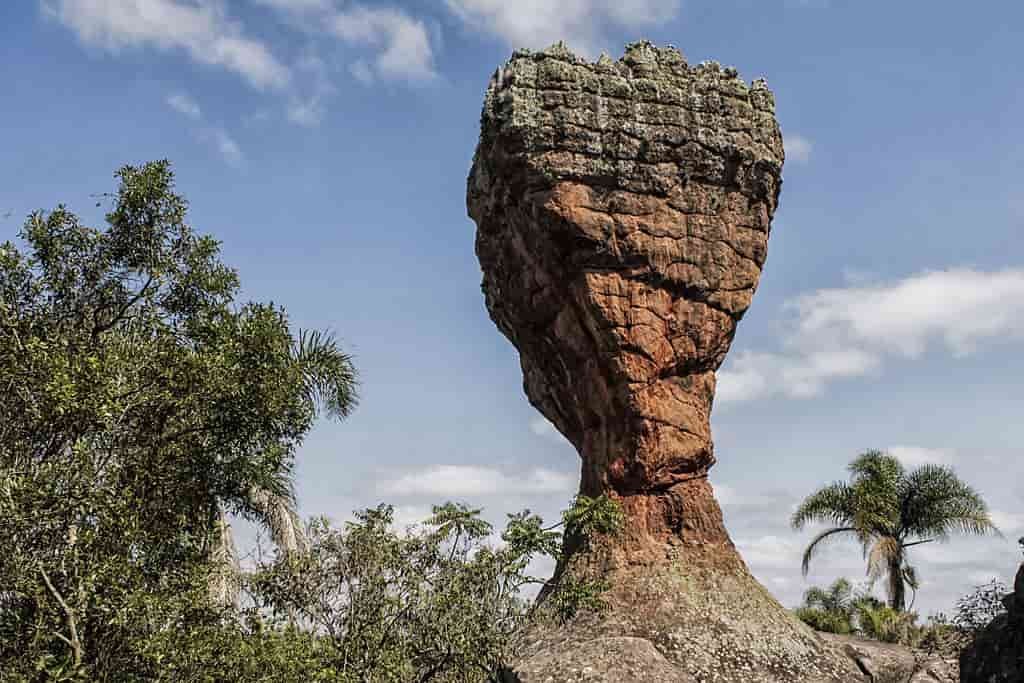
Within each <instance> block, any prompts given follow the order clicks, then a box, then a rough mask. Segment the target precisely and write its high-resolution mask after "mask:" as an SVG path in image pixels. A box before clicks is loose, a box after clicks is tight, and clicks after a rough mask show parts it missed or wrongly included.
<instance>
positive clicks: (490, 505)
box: [0, 0, 1024, 612]
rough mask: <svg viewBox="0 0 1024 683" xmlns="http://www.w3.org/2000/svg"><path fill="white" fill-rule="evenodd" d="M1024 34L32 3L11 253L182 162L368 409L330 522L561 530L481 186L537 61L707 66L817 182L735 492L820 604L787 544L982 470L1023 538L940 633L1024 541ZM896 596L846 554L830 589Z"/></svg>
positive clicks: (5, 184) (246, 279)
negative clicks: (855, 585)
mask: <svg viewBox="0 0 1024 683" xmlns="http://www.w3.org/2000/svg"><path fill="white" fill-rule="evenodd" d="M1022 24H1024V5H1022V4H1021V3H1019V2H1012V1H1010V0H1006V1H1003V2H999V1H991V2H986V3H984V4H983V6H978V5H970V4H968V3H954V2H948V3H947V2H934V1H933V2H924V1H919V0H905V1H904V2H900V3H892V2H882V1H871V0H865V1H862V2H842V1H840V0H831V1H829V0H718V1H713V0H683V1H681V2H680V1H679V0H617V1H616V0H560V1H559V2H554V1H552V0H517V1H516V2H511V1H503V0H421V1H420V2H415V3H413V2H397V1H394V2H386V1H384V0H362V1H361V2H358V3H357V2H352V1H350V0H232V1H231V2H227V1H224V0H221V1H218V0H44V1H43V2H36V1H33V0H20V1H16V2H8V3H4V5H3V8H2V9H0V76H2V78H0V82H2V83H3V87H2V88H0V111H2V112H3V123H4V126H3V127H4V131H5V135H4V156H3V158H4V161H5V163H3V164H0V239H6V238H9V237H12V236H13V235H14V234H15V233H16V231H17V230H18V228H19V227H20V224H21V221H22V220H23V218H24V216H25V215H26V214H27V213H28V212H29V211H31V210H33V209H36V208H43V207H52V206H54V205H55V204H56V203H58V202H64V203H67V204H68V205H69V206H70V207H71V208H72V209H74V210H77V211H79V212H80V213H82V214H83V215H84V216H85V217H87V218H89V219H91V220H97V219H98V218H99V213H98V211H99V210H98V209H96V208H95V207H94V203H95V201H94V200H93V198H92V197H91V195H93V194H95V193H99V192H105V191H109V190H110V189H112V178H111V176H112V173H113V171H114V170H115V169H116V168H117V167H118V166H120V165H122V164H125V163H138V162H142V161H145V160H148V159H155V158H164V157H166V158H170V159H171V160H172V161H173V162H174V164H175V168H176V170H177V173H178V180H179V189H180V191H181V192H182V193H184V194H185V195H186V196H187V197H188V198H189V200H190V202H191V207H192V212H191V220H192V222H193V224H194V226H195V227H196V228H197V229H199V230H200V231H202V232H209V233H212V234H214V235H216V236H217V237H218V238H220V239H221V240H223V241H224V253H225V258H226V260H227V261H228V262H229V263H231V264H232V265H234V266H236V267H237V268H238V269H239V271H240V273H241V276H242V280H243V283H244V288H245V295H246V297H249V298H253V299H258V300H273V301H275V302H276V303H279V304H282V305H284V306H285V307H286V308H287V309H288V310H289V311H290V313H291V316H292V318H293V320H294V321H295V323H296V324H297V325H299V326H302V327H317V328H329V329H332V330H334V331H335V332H336V333H337V334H338V335H339V337H340V338H341V339H342V341H343V343H344V344H345V345H346V347H347V348H348V349H350V350H351V351H352V352H353V353H354V354H355V356H356V359H357V363H358V365H359V368H360V371H361V375H362V380H363V391H362V397H363V400H362V405H361V407H360V408H359V410H358V411H357V413H356V414H355V415H354V416H353V417H352V418H351V419H350V420H348V421H347V422H346V423H344V424H337V425H335V424H324V425H320V426H319V427H318V428H317V429H316V431H315V432H314V433H313V434H312V435H311V436H310V438H309V439H308V442H307V444H306V446H305V447H304V448H303V450H302V451H301V453H300V456H299V465H298V492H299V496H300V501H301V505H302V510H303V512H304V513H306V514H326V515H330V516H332V517H334V518H336V519H343V518H345V517H346V516H347V515H348V514H349V512H350V511H351V510H352V509H353V508H357V507H362V506H367V505H373V504H376V503H377V502H378V501H381V500H386V501H389V502H391V503H393V504H395V505H396V506H398V511H399V514H400V517H401V518H402V519H403V520H413V519H416V518H417V517H418V516H420V515H422V514H423V513H424V512H425V511H426V510H427V508H428V506H429V504H430V503H432V502H439V501H442V500H445V499H449V498H454V499H460V500H467V501H469V502H471V503H474V504H477V505H480V506H485V508H486V512H487V515H488V517H489V518H491V519H492V520H494V521H496V522H500V521H501V520H502V519H503V515H504V513H505V512H511V511H515V510H517V509H520V508H522V507H530V508H532V509H534V510H537V511H539V512H542V513H544V514H545V515H547V516H553V515H555V514H557V511H558V510H559V509H560V508H561V507H563V506H564V505H565V504H566V503H567V502H568V500H569V499H570V497H571V496H572V494H573V491H574V488H575V486H576V482H577V471H578V458H577V456H576V455H575V453H574V451H573V450H572V448H571V447H570V446H568V445H567V444H566V443H565V442H564V441H563V440H562V439H561V438H560V437H559V436H557V435H556V434H554V433H553V431H552V430H551V429H550V427H548V426H547V425H546V423H544V422H543V420H541V419H540V418H539V416H538V414H537V413H536V412H535V411H533V409H532V408H530V406H529V405H528V404H527V402H526V400H525V398H524V396H523V394H522V390H521V376H520V372H519V367H518V360H517V358H516V354H515V351H514V349H513V348H512V347H511V346H510V345H509V344H508V342H507V341H506V340H505V339H504V338H503V337H502V336H501V335H500V334H499V333H498V332H497V330H496V329H495V328H494V327H493V325H492V324H491V322H490V321H489V319H488V318H487V314H486V312H485V310H484V305H483V298H482V296H481V294H480V289H479V284H480V272H479V267H478V265H477V262H476V259H475V256H474V254H473V235H474V226H473V225H472V223H471V222H470V221H469V220H468V219H467V218H466V214H465V206H464V191H465V178H466V174H467V172H468V169H469V163H470V159H471V156H472V153H473V149H474V146H475V144H476V139H477V133H478V121H479V111H480V105H481V102H482V96H483V91H484V88H485V87H486V84H487V81H488V78H489V76H490V74H491V73H492V71H493V70H494V68H495V67H497V66H498V65H499V64H500V63H501V62H503V61H504V60H505V59H507V57H508V56H509V54H510V52H511V49H512V48H513V47H516V46H528V47H534V48H537V47H544V46H546V45H547V44H549V43H551V42H553V41H555V40H558V39H565V40H566V41H567V42H568V43H569V45H570V46H571V47H574V48H575V49H577V50H579V51H582V52H584V53H586V54H588V55H589V56H592V57H596V56H597V55H598V54H599V53H600V52H601V51H602V50H605V51H608V52H609V53H610V54H612V55H613V56H618V54H621V49H622V46H623V45H624V44H625V43H626V42H628V41H631V40H636V39H639V38H649V39H651V40H653V41H655V42H659V43H671V44H674V45H677V46H679V47H680V48H681V49H682V50H683V51H684V53H685V54H686V55H687V56H688V58H689V59H690V61H691V62H697V61H702V60H705V59H715V60H718V61H720V62H722V63H726V64H730V65H734V66H736V67H737V68H739V70H740V73H741V74H742V75H743V76H744V77H745V78H747V79H748V80H751V79H754V78H757V77H761V76H764V77H766V78H767V80H768V82H769V85H770V86H771V87H772V88H773V89H774V91H775V93H776V97H777V101H778V115H779V118H780V121H781V124H782V128H783V132H784V135H785V138H786V146H787V150H788V161H787V164H786V168H785V184H784V188H783V193H782V202H781V208H780V210H779V212H778V214H777V216H776V220H775V223H774V232H773V236H772V241H771V245H770V256H769V260H768V264H767V267H766V270H765V274H764V278H763V280H762V285H761V288H760V291H759V292H758V295H757V297H755V300H754V305H753V308H752V310H751V312H750V313H749V314H748V316H747V318H746V319H745V320H744V321H743V323H742V324H741V326H740V331H739V334H738V337H737V340H736V343H735V345H734V347H733V353H732V355H731V356H730V359H729V360H728V361H727V363H726V366H725V368H724V369H723V372H722V374H721V382H720V396H719V401H718V404H717V406H716V411H715V416H714V428H715V435H716V443H717V452H718V455H719V465H718V466H717V467H716V468H715V470H714V471H713V472H712V481H713V482H714V483H715V485H716V487H717V488H718V490H719V495H720V498H721V499H722V502H723V505H724V508H725V513H726V519H727V522H728V525H729V527H730V530H731V532H732V534H733V537H734V539H735V540H736V542H737V544H738V545H739V546H740V548H741V550H742V551H743V553H744V555H745V557H746V558H747V560H748V562H749V564H750V565H751V567H752V569H753V570H754V572H755V574H756V575H757V576H758V577H759V578H760V579H761V580H762V581H763V582H764V583H765V584H766V585H767V586H768V587H769V588H770V589H771V590H772V591H773V592H774V593H775V594H776V595H777V596H778V597H779V598H780V599H782V600H783V602H785V603H786V604H794V603H795V602H796V601H798V599H799V596H800V593H801V592H802V591H803V589H804V588H805V587H806V586H807V585H808V584H807V583H806V582H805V581H804V580H803V579H802V578H801V577H800V575H799V553H800V550H801V546H802V543H804V542H805V541H806V540H807V537H808V534H796V533H793V532H791V531H789V529H788V527H787V524H786V520H787V517H788V515H789V513H790V511H791V510H792V506H793V505H794V504H795V503H796V502H797V501H798V500H799V499H800V497H801V496H803V495H806V494H807V493H809V492H810V491H811V490H812V489H813V488H815V487H816V486H819V485H820V484H822V483H824V482H826V481H829V480H832V479H836V478H840V477H843V476H844V475H845V472H844V469H843V468H844V467H845V465H846V463H847V462H848V461H849V460H850V459H851V458H852V457H853V456H855V455H856V454H857V453H858V452H859V451H861V450H864V449H866V448H870V447H878V448H890V449H892V450H893V452H894V453H896V454H898V455H899V456H900V457H901V458H902V459H904V461H905V462H907V463H908V464H909V465H911V466H912V465H915V464H919V463H921V462H943V463H947V464H950V465H952V466H953V467H954V468H955V469H956V470H957V471H958V472H959V473H960V474H961V476H963V477H964V478H965V479H967V480H968V481H970V482H971V483H972V484H974V485H975V486H976V487H977V488H979V489H980V490H981V492H982V493H983V494H984V495H985V496H986V498H987V499H988V500H989V501H990V503H991V505H992V507H993V508H994V509H995V511H996V514H997V521H999V523H1000V524H1001V526H1002V527H1003V528H1004V530H1005V532H1006V536H1007V538H1006V539H1005V540H999V539H992V538H988V539H979V540H966V541H960V540H957V541H954V542H953V543H951V544H948V545H944V546H938V545H935V546H922V547H920V548H917V549H915V555H914V558H915V561H916V562H917V564H918V565H919V569H920V573H921V575H922V576H923V578H924V581H925V583H924V586H923V588H922V591H921V595H920V596H919V598H918V605H919V606H921V607H922V608H923V610H924V611H925V612H928V611H932V610H938V609H944V610H947V611H948V610H949V609H950V607H951V605H952V603H953V601H954V600H955V598H956V597H957V596H958V595H960V594H962V593H964V592H965V591H966V590H968V589H969V588H970V586H971V585H973V584H977V583H981V582H983V581H986V580H987V579H989V578H991V577H994V576H998V577H1000V578H1002V579H1003V580H1004V581H1005V580H1007V579H1008V578H1009V577H1010V576H1011V575H1012V573H1013V571H1014V570H1015V568H1016V564H1017V560H1018V557H1019V553H1018V551H1017V549H1016V543H1015V539H1016V538H1017V537H1018V536H1020V535H1022V534H1024V488H1022V486H1021V483H1020V482H1021V481H1024V457H1022V456H1024V446H1022V445H1021V444H1022V443H1024V421H1022V419H1021V412H1022V411H1021V408H1022V405H1024V404H1022V401H1021V398H1020V386H1021V384H1022V380H1024V353H1022V341H1024V263H1022V257H1021V254H1022V247H1024V230H1022V228H1024V189H1022V188H1021V183H1020V178H1021V176H1022V171H1024V116H1022V110H1024V88H1021V87H1020V86H1019V79H1020V72H1021V70H1022V67H1024V57H1022V56H1021V52H1020V45H1019V42H1020V39H1019V27H1020V26H1021V25H1022ZM841 574H846V575H848V576H851V577H853V578H859V577H861V576H862V574H863V564H862V562H861V560H860V554H859V552H858V551H857V549H855V548H843V547H841V546H836V547H835V548H834V549H832V550H830V551H829V553H828V554H826V555H825V556H823V557H822V561H821V562H820V564H819V565H818V567H817V568H815V570H814V571H813V572H812V574H811V576H810V581H817V582H824V581H830V580H831V579H833V578H835V577H836V576H838V575H841Z"/></svg>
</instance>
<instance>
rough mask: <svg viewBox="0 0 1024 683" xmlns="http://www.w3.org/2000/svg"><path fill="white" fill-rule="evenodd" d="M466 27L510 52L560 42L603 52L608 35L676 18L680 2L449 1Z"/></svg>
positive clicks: (667, 0)
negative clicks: (502, 44) (499, 42)
mask: <svg viewBox="0 0 1024 683" xmlns="http://www.w3.org/2000/svg"><path fill="white" fill-rule="evenodd" d="M447 4H448V7H449V8H450V9H451V11H452V12H453V13H454V14H455V15H456V16H457V17H459V18H460V19H461V20H462V21H463V22H464V23H465V24H466V25H468V26H469V27H471V28H474V29H477V30H483V31H486V32H488V33H491V34H493V35H496V36H498V37H500V38H501V39H502V40H504V41H505V42H506V43H508V44H509V45H510V46H511V47H513V48H519V47H528V48H533V49H538V48H544V47H547V46H548V45H551V44H552V43H555V42H557V41H559V40H565V41H566V42H567V43H568V44H569V46H570V47H572V48H573V49H576V50H580V51H582V52H583V53H585V54H588V55H591V56H596V55H595V51H597V50H599V49H600V48H602V47H607V42H608V39H607V37H606V34H607V33H608V31H609V29H631V30H632V29H638V28H641V27H644V26H652V25H657V24H660V23H663V22H666V21H669V20H670V19H672V18H674V17H675V16H676V14H677V13H678V11H679V6H680V2H679V0H560V1H559V2H551V0H516V2H509V1H508V0H447Z"/></svg>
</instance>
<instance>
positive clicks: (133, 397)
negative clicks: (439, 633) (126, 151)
mask: <svg viewBox="0 0 1024 683" xmlns="http://www.w3.org/2000/svg"><path fill="white" fill-rule="evenodd" d="M117 178H118V179H119V186H118V189H117V191H116V193H115V194H113V195H110V196H109V199H110V201H111V202H112V208H111V210H110V211H109V212H108V213H107V214H106V217H105V218H106V224H107V225H106V227H105V228H104V229H95V228H91V227H87V226H84V225H83V224H82V223H81V222H80V221H79V219H78V218H77V217H76V216H75V215H74V214H72V213H70V212H69V211H68V210H67V209H65V208H64V207H62V206H61V207H58V208H57V209H55V210H53V211H51V212H49V213H46V212H37V213H34V214H32V215H31V216H30V217H29V218H28V220H27V221H26V223H25V226H24V228H23V230H22V232H21V235H20V237H21V240H22V242H23V244H24V246H23V248H22V249H19V248H18V247H17V246H15V245H14V244H12V243H10V242H8V243H5V244H3V245H2V246H0V387H2V388H3V389H2V390H3V395H4V400H3V401H0V482H2V484H0V517H2V518H3V520H4V523H3V524H2V525H0V547H2V548H4V553H3V554H2V555H0V671H3V672H4V674H5V675H4V676H0V677H3V678H5V680H6V679H7V678H12V679H14V680H17V679H18V677H23V678H25V679H29V680H31V679H33V678H34V677H36V676H37V674H38V675H43V676H44V677H50V678H54V679H58V680H59V679H67V680H71V679H73V678H74V677H75V676H78V677H79V678H83V677H84V678H88V679H90V680H103V679H105V678H108V677H114V678H115V679H117V680H125V676H128V678H132V677H135V678H144V677H146V676H149V675H151V674H152V673H153V670H152V668H151V667H152V666H154V663H153V660H152V658H151V657H150V655H149V654H148V653H149V649H148V648H149V647H150V645H148V644H149V643H151V642H154V641H153V639H159V638H160V637H162V636H163V635H164V634H167V633H171V632H172V630H173V631H174V633H175V634H177V633H179V632H186V633H187V632H188V629H182V628H181V625H180V623H179V621H180V620H181V619H183V618H184V617H183V616H182V615H184V614H187V615H191V616H190V617H189V619H188V621H189V623H207V622H208V621H209V620H208V619H207V617H209V618H210V619H214V617H216V615H217V611H216V609H215V608H214V607H213V606H212V605H210V604H209V603H210V601H209V600H208V599H207V595H206V593H207V586H208V585H209V584H210V582H211V581H212V580H213V574H214V571H215V569H216V568H215V567H212V566H211V562H210V560H211V558H212V557H213V555H214V554H215V552H214V550H215V548H214V545H215V543H216V542H217V539H218V538H219V537H220V534H217V533H216V529H217V523H218V521H219V520H220V519H221V518H222V516H223V512H224V511H225V510H227V511H233V512H237V513H240V514H242V515H245V516H247V517H249V518H250V519H253V520H255V521H257V522H260V523H265V524H268V525H269V526H272V527H273V526H274V525H275V520H280V519H282V517H281V515H280V514H279V511H280V506H279V505H269V504H267V501H269V500H272V499H273V500H277V501H282V500H288V497H289V495H290V486H289V481H290V473H291V469H292V463H293V457H294V454H295V450H296V448H297V447H298V446H299V444H300V443H301V442H302V438H303V436H304V435H305V434H306V433H307V432H308V430H309V429H310V427H311V426H312V424H313V420H314V418H315V416H316V413H317V410H318V408H319V407H320V405H321V404H322V405H323V406H324V407H325V408H326V409H327V410H328V411H329V412H330V413H331V414H334V415H344V414H345V413H347V412H348V411H349V410H350V409H351V407H352V406H353V404H354V398H355V394H354V390H355V381H354V372H353V369H352V366H351V361H350V359H349V358H348V357H347V356H346V355H344V354H343V353H341V352H340V351H339V350H338V348H337V346H336V344H335V343H334V342H333V340H331V339H330V338H329V337H327V336H323V335H319V336H318V335H316V334H304V335H303V334H300V335H299V336H298V338H296V337H295V336H293V335H292V333H291V331H290V329H289V325H288V320H287V317H286V315H285V313H284V311H282V310H281V309H279V308H276V307H274V306H272V305H266V304H258V303H247V304H246V303H238V302H236V301H235V297H236V295H237V292H238V288H239V280H238V277H237V275H236V273H235V272H234V271H233V270H231V269H230V268H228V267H227V266H225V265H224V264H222V263H221V262H220V261H219V258H218V251H219V245H218V243H217V242H216V241H214V240H213V239H212V238H210V237H206V236H200V235H197V234H196V233H194V232H193V231H192V229H191V228H190V227H189V226H188V224H187V223H186V208H187V206H186V203H185V201H184V200H183V199H182V198H181V197H180V196H178V195H177V194H175V193H174V191H173V175H172V173H171V170H170V166H169V164H167V163H166V162H157V163H150V164H146V165H144V166H140V167H130V166H128V167H125V168H122V169H121V170H120V171H119V172H118V174H117ZM211 615H213V616H211ZM214 622H216V619H214ZM37 669H38V671H37ZM42 671H45V672H48V673H46V674H45V675H44V674H41V673H39V672H42ZM8 672H11V673H10V674H9V675H8ZM14 672H17V673H14ZM33 672H34V673H33Z"/></svg>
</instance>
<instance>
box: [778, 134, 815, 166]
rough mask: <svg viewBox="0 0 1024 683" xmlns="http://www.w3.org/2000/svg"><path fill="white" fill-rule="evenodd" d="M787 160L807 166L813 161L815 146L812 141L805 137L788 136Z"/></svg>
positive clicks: (786, 137) (786, 139)
mask: <svg viewBox="0 0 1024 683" xmlns="http://www.w3.org/2000/svg"><path fill="white" fill-rule="evenodd" d="M784 138H785V144H786V160H787V161H795V162H796V163H798V164H806V163H808V162H810V160H811V152H813V151H814V145H813V144H812V143H811V141H810V140H808V139H807V138H805V137H804V136H803V135H797V134H796V133H794V134H792V135H786V136H784Z"/></svg>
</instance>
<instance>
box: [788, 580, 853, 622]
mask: <svg viewBox="0 0 1024 683" xmlns="http://www.w3.org/2000/svg"><path fill="white" fill-rule="evenodd" d="M853 610H854V595H853V584H851V583H850V581H849V580H848V579H845V578H838V579H836V580H835V581H834V582H833V583H832V585H831V586H829V587H828V588H827V589H825V588H819V587H818V586H813V587H811V588H808V589H807V591H806V592H805V593H804V604H803V605H802V606H800V607H799V608H797V610H796V615H797V617H798V618H799V619H800V620H801V621H803V622H804V623H806V624H807V625H808V626H810V627H811V628H813V629H815V630H817V631H825V632H826V633H841V634H846V633H852V632H853V628H854V624H853V620H852V617H853Z"/></svg>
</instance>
